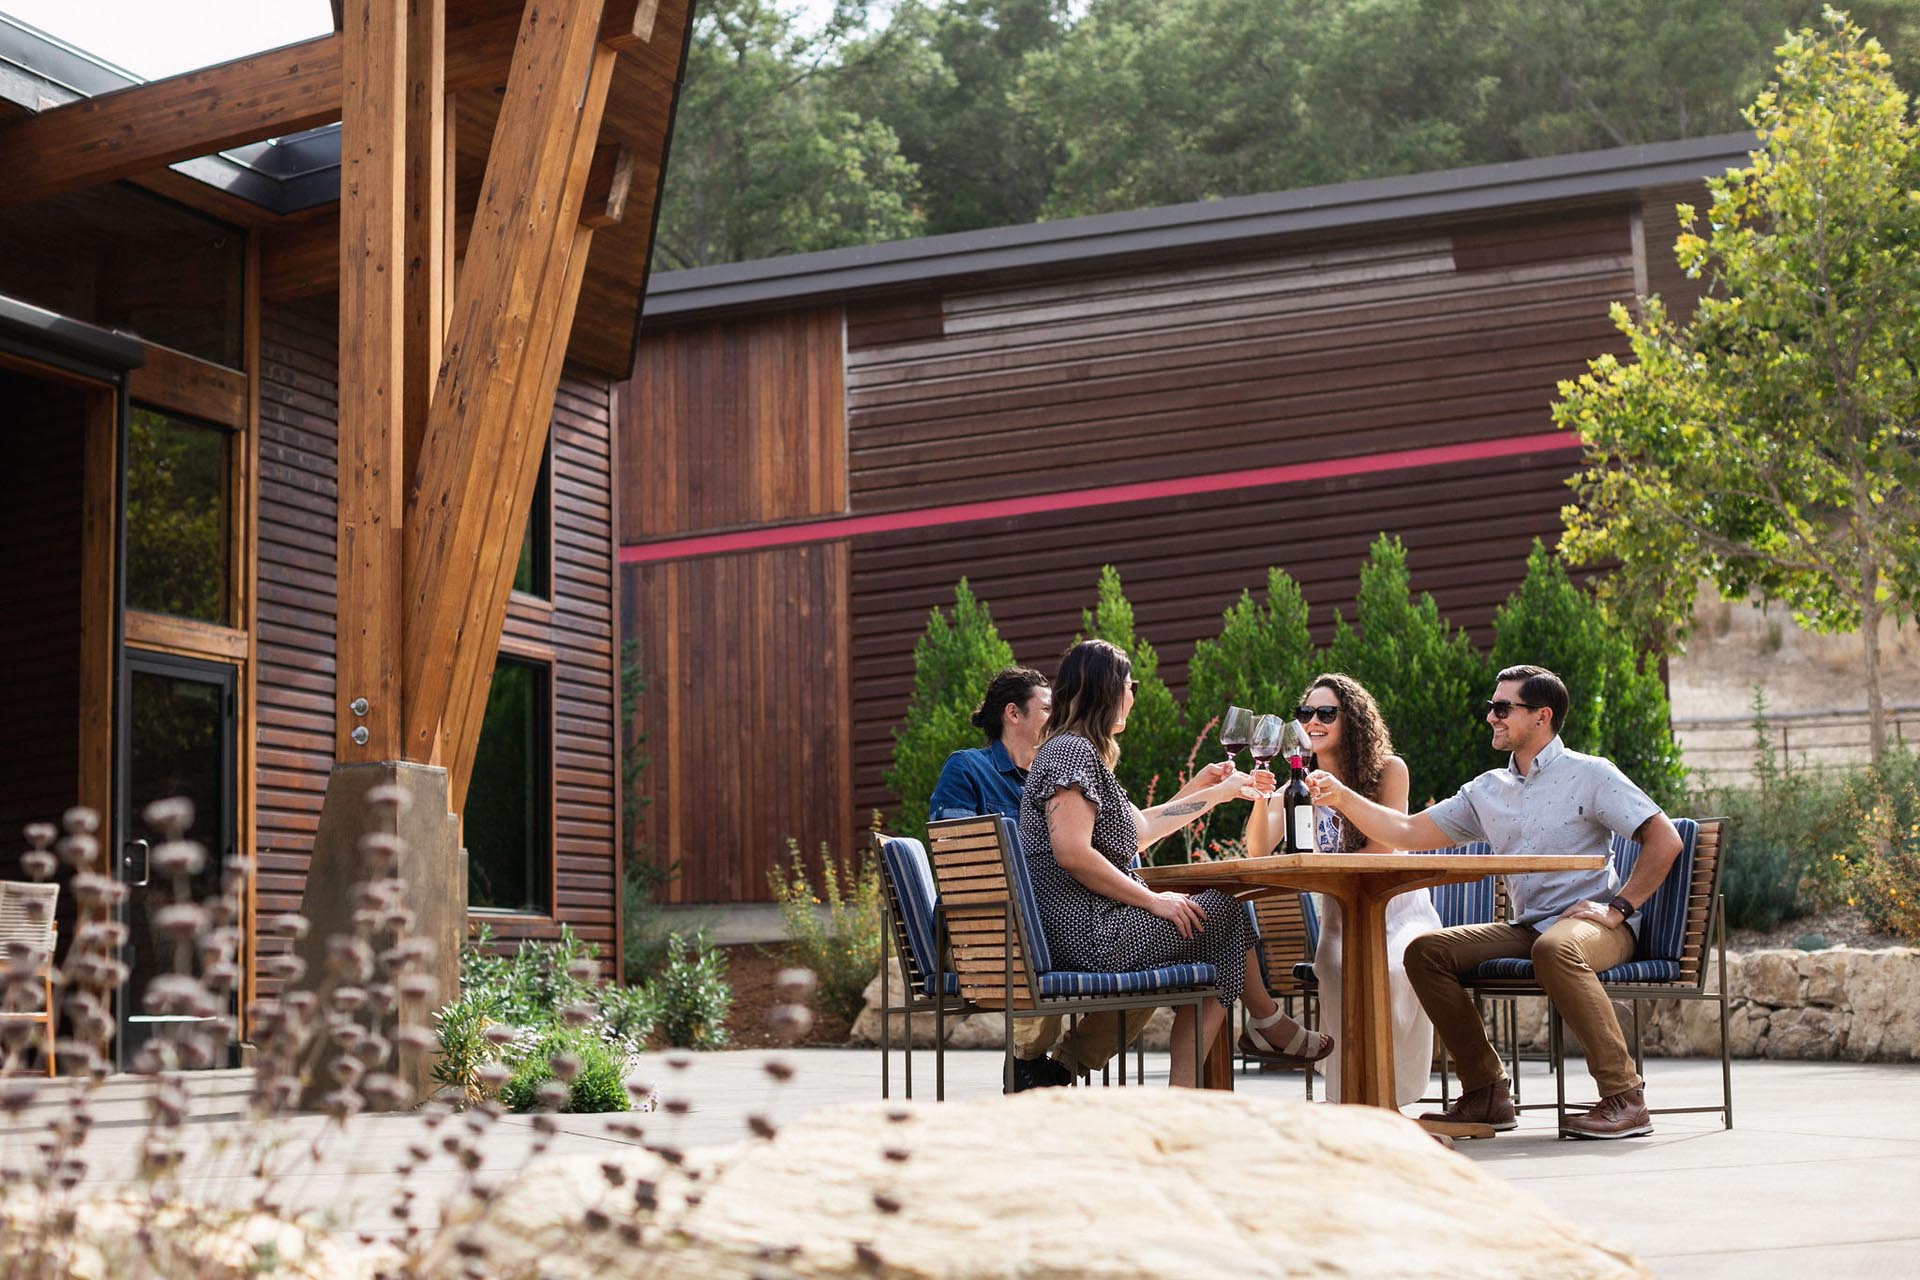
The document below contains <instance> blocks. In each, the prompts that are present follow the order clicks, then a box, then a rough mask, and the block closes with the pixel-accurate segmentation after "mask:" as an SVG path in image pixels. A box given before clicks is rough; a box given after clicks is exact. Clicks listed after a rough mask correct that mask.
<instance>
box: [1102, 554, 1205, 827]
mask: <svg viewBox="0 0 1920 1280" xmlns="http://www.w3.org/2000/svg"><path fill="white" fill-rule="evenodd" d="M1080 632H1081V634H1079V635H1077V636H1075V637H1074V643H1076V644H1078V643H1079V642H1080V641H1081V640H1089V639H1091V640H1105V641H1106V642H1107V643H1109V644H1113V645H1118V646H1119V647H1120V648H1122V649H1124V650H1126V652H1127V656H1128V657H1129V658H1130V659H1132V661H1133V678H1134V679H1135V680H1138V681H1139V682H1140V691H1139V693H1138V694H1136V695H1135V696H1134V702H1133V711H1132V713H1131V714H1129V715H1128V717H1127V728H1126V732H1125V733H1123V734H1121V735H1120V766H1119V768H1117V769H1115V770H1114V773H1115V775H1116V776H1118V777H1119V779H1120V784H1121V785H1122V786H1124V787H1125V788H1126V789H1127V795H1128V797H1129V798H1131V799H1132V800H1133V802H1134V803H1135V804H1137V805H1139V806H1140V807H1142V808H1145V807H1146V806H1147V803H1148V800H1149V797H1151V798H1152V800H1153V801H1154V802H1156V803H1157V802H1159V801H1162V800H1165V799H1166V798H1167V797H1168V796H1170V795H1172V794H1173V793H1174V792H1175V791H1176V790H1178V789H1179V786H1180V783H1179V774H1180V771H1181V769H1182V768H1183V767H1184V765H1185V763H1186V759H1187V753H1188V752H1189V751H1191V750H1192V748H1193V738H1192V737H1191V736H1190V735H1189V734H1188V732H1187V725H1186V717H1185V716H1184V715H1182V714H1181V711H1180V705H1179V704H1178V703H1177V702H1175V701H1174V700H1173V693H1172V691H1171V690H1169V689H1168V688H1167V682H1166V681H1164V680H1162V679H1161V678H1160V655H1159V654H1157V653H1155V652H1154V649H1153V646H1152V645H1150V644H1148V643H1147V641H1146V638H1145V637H1144V636H1141V635H1138V634H1136V633H1135V631H1134V629H1133V605H1132V604H1130V603H1128V601H1127V596H1126V592H1125V591H1124V590H1123V589H1122V588H1121V585H1120V571H1119V570H1117V569H1115V568H1114V567H1113V566H1112V565H1110V564H1108V565H1102V566H1100V586H1099V595H1098V596H1097V598H1096V603H1095V604H1094V607H1093V608H1091V609H1082V610H1081V611H1080Z"/></svg>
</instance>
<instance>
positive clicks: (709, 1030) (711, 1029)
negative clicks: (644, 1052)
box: [647, 930, 733, 1049]
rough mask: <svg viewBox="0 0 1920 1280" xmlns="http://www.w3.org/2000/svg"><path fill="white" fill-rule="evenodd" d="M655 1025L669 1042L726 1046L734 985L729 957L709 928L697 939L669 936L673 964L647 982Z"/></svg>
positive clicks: (687, 1046) (684, 1045)
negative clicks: (708, 932) (711, 937)
mask: <svg viewBox="0 0 1920 1280" xmlns="http://www.w3.org/2000/svg"><path fill="white" fill-rule="evenodd" d="M647 999H648V1002H649V1004H650V1006H651V1009H652V1013H653V1018H654V1025H655V1026H656V1027H658V1029H659V1031H660V1035H661V1037H662V1038H663V1039H665V1040H666V1042H667V1043H668V1044H670V1045H673V1046H675V1047H676V1048H681V1049H723V1048H725V1047H726V1044H727V1038H728V1037H727V1025H726V1024H727V1012H728V1010H730V1009H731V1008H732V1007H733V988H732V987H730V986H728V985H727V958H726V956H724V955H722V954H721V953H720V951H719V949H718V948H716V947H713V946H710V945H709V944H708V942H707V935H706V932H705V931H704V930H703V931H701V932H699V933H696V934H695V935H694V936H693V938H692V939H691V940H689V939H685V938H682V937H681V936H680V935H679V934H677V933H676V934H671V935H669V936H668V938H667V967H666V968H665V969H662V970H661V971H660V974H659V976H658V977H656V978H655V979H654V980H653V981H652V982H651V983H649V984H648V985H647Z"/></svg>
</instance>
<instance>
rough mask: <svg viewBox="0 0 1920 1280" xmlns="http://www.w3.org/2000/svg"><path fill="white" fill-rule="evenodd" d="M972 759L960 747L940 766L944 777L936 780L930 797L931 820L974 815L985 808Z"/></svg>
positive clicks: (941, 774)
mask: <svg viewBox="0 0 1920 1280" xmlns="http://www.w3.org/2000/svg"><path fill="white" fill-rule="evenodd" d="M969 763H970V762H969V760H968V758H967V755H966V753H964V752H960V751H956V752H954V753H953V754H952V755H950V756H948V757H947V762H946V763H945V764H944V765H941V766H940V780H939V781H938V782H936V783H934V784H933V795H932V797H931V798H929V799H928V801H927V821H928V822H938V821H940V820H941V819H942V818H974V817H978V816H979V815H980V814H981V813H982V812H983V810H982V809H981V806H980V788H979V787H978V786H977V785H975V783H974V780H973V775H972V770H971V769H969V768H968V764H969Z"/></svg>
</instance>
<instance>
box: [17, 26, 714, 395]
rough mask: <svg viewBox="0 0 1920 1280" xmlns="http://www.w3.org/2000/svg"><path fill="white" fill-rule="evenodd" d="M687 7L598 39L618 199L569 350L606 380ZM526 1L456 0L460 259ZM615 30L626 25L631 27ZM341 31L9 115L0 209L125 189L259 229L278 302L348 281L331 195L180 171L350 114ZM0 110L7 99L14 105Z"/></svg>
mask: <svg viewBox="0 0 1920 1280" xmlns="http://www.w3.org/2000/svg"><path fill="white" fill-rule="evenodd" d="M690 3H691V0H651V2H649V3H645V4H641V5H639V6H637V7H625V6H610V8H609V12H610V14H618V15H622V16H620V17H618V18H614V17H610V18H609V19H608V23H609V24H610V26H607V27H603V29H602V31H601V43H602V44H603V45H605V46H607V47H610V48H612V49H614V50H616V52H617V59H616V62H615V68H614V74H613V80H612V84H611V87H610V88H609V91H608V97H607V105H606V111H605V115H604V117H603V120H602V124H601V128H600V133H599V141H600V144H601V147H602V148H603V149H605V150H606V151H607V156H608V158H607V161H606V162H605V163H604V164H602V165H599V166H597V168H598V169H599V170H601V171H603V172H604V173H605V175H606V176H607V177H608V178H612V177H614V176H616V175H617V177H618V179H619V180H620V186H621V192H622V194H623V195H624V200H623V201H621V202H620V206H621V207H619V208H618V209H617V210H615V211H614V213H613V216H614V217H617V221H612V220H609V213H608V208H607V203H606V202H605V201H602V202H601V203H600V205H599V206H597V207H596V208H592V209H588V210H586V211H584V212H583V217H589V216H590V217H593V218H595V219H597V221H595V223H594V225H595V226H596V227H598V228H599V229H598V232H597V234H596V236H595V237H594V243H593V248H592V254H591V257H590V259H589V261H588V264H587V267H586V274H585V277H584V279H583V281H582V285H581V292H580V303H579V308H578V310H577V312H576V314H575V319H574V324H573V328H572V332H571V336H570V340H569V343H568V347H567V357H568V359H569V360H571V361H573V362H575V363H577V364H579V365H581V366H583V367H585V368H586V369H589V370H591V371H593V372H596V373H599V374H601V375H603V376H605V377H608V378H612V379H623V378H625V377H626V376H627V375H628V373H629V371H630V369H631V367H632V358H633V345H634V337H635V330H636V327H637V323H638V316H639V302H640V296H641V293H642V291H643V290H644V288H645V285H646V278H647V264H648V259H649V257H650V254H651V247H652V241H653V226H654V221H655V213H656V209H657V207H658V201H659V191H660V178H661V174H662V172H663V170H664V167H665V160H666V148H667V141H668V137H669V134H670V131H671V128H672V118H673V107H674V103H675V100H676V97H677V93H676V90H677V88H678V85H679V81H680V77H681V75H682V67H683V64H684V59H685V46H686V34H687V24H688V10H689V8H690ZM523 7H524V6H523V3H522V2H521V0H448V3H447V32H446V83H447V88H448V91H449V94H450V96H451V97H452V99H453V104H454V110H453V115H454V118H455V131H454V150H455V155H456V161H455V193H456V204H455V219H456V227H457V231H456V253H457V252H459V251H460V250H461V248H463V246H464V237H465V228H466V226H467V224H468V222H469V221H470V219H471V215H472V210H473V204H474V200H475V199H476V197H477V191H478V183H477V178H478V175H479V174H480V173H481V172H482V170H483V169H484V167H485V164H486V157H487V155H488V153H489V152H490V151H491V149H492V145H493V129H494V123H495V121H496V120H497V118H498V115H499V110H500V95H501V93H502V91H503V90H504V88H505V83H506V74H507V69H508V66H509V63H510V60H511V58H512V54H513V47H514V38H515V35H516V33H517V31H518V27H519V21H520V14H521V11H522V9H523ZM621 24H630V25H628V26H622V25H621ZM341 43H342V37H341V36H340V35H339V33H338V32H336V33H335V34H333V35H329V36H321V37H318V38H316V39H314V40H309V41H304V42H302V43H300V44H296V45H289V46H286V47H285V48H282V49H274V50H268V51H266V52H263V53H259V54H254V55H251V56H249V57H246V58H241V59H237V60H235V61H233V62H228V63H223V64H221V65H220V66H217V67H209V68H205V69H203V70H199V71H193V72H189V73H186V74H184V75H180V76H173V77H169V78H168V79H165V80H156V81H152V82H150V83H146V84H140V85H134V86H130V87H128V88H126V89H121V90H116V91H114V92H111V93H104V94H100V95H99V96H97V97H92V98H86V99H81V100H79V101H76V102H71V103H67V104H64V105H62V106H58V107H53V108H50V109H48V110H46V111H42V112H39V113H38V114H27V115H25V116H23V117H20V118H16V119H8V118H7V116H6V115H4V114H0V170H3V171H5V172H7V173H8V174H9V182H8V183H7V184H4V185H0V203H8V204H17V203H27V202H30V201H33V200H37V199H43V198H46V197H49V196H52V195H57V194H60V193H62V192H66V191H73V190H78V189H84V188H86V187H90V186H97V185H100V184H103V183H106V182H112V181H120V180H128V181H133V182H136V183H138V184H139V185H142V186H145V187H148V188H150V189H153V190H156V191H159V192H160V193H161V194H164V195H166V196H168V197H170V198H172V199H175V200H179V201H182V202H183V203H187V204H190V205H193V206H195V207H198V208H201V209H203V210H204V211H206V212H208V213H210V214H212V215H214V216H216V217H220V218H222V219H223V220H226V221H229V222H234V223H237V224H240V225H244V226H248V227H250V228H252V229H254V230H255V232H256V233H257V234H258V235H259V237H260V244H261V282H262V295H263V297H265V298H266V299H267V300H269V301H284V300H289V299H293V298H298V297H302V296H311V295H315V294H320V293H327V292H332V291H333V290H335V289H337V288H338V284H339V214H338V202H337V200H336V201H334V202H331V203H328V204H325V205H319V206H314V207H312V208H309V209H304V210H301V211H300V212H298V213H293V214H289V215H279V214H275V213H273V212H272V211H269V210H265V209H262V208H260V207H259V206H256V205H252V204H250V203H249V202H247V201H245V200H241V199H239V198H237V197H235V196H233V195H230V194H227V193H225V192H222V191H219V190H217V189H216V188H214V187H212V186H209V185H206V184H204V183H200V182H198V181H196V180H195V179H193V178H191V177H187V176H185V175H182V174H180V173H178V172H175V171H173V170H170V169H169V168H168V167H167V166H169V165H171V164H173V163H175V162H178V161H181V160H186V159H191V158H194V157H198V156H204V155H209V154H212V153H214V152H217V151H220V150H223V149H227V148H232V147H236V146H240V145H243V144H246V143H251V142H258V141H263V140H265V139H267V138H271V137H276V136H283V135H286V134H289V133H292V132H296V131H298V130H301V129H307V128H312V127H315V126H318V125H323V124H327V123H330V122H332V121H336V120H338V119H339V118H340V102H341V87H342V86H341V66H340V48H341ZM5 105H6V104H0V106H5Z"/></svg>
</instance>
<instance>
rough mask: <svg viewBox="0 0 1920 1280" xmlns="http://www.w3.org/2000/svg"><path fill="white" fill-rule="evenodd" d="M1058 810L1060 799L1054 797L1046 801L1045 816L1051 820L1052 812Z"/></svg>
mask: <svg viewBox="0 0 1920 1280" xmlns="http://www.w3.org/2000/svg"><path fill="white" fill-rule="evenodd" d="M1059 808H1060V797H1059V796H1057V795H1056V796H1055V797H1054V798H1053V799H1051V800H1049V801H1047V816H1048V817H1049V818H1051V817H1052V816H1053V815H1054V812H1055V811H1056V810H1058V809H1059Z"/></svg>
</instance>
